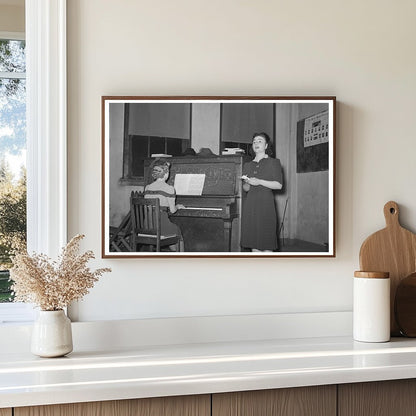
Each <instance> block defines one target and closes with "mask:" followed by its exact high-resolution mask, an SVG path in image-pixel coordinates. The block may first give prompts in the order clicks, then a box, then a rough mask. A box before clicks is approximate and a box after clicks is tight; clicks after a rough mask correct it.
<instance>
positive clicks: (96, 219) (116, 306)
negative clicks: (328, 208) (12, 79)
mask: <svg viewBox="0 0 416 416" xmlns="http://www.w3.org/2000/svg"><path fill="white" fill-rule="evenodd" d="M415 14H416V3H415V2H413V1H411V0H403V1H401V2H399V3H397V2H390V1H385V0H381V1H380V0H367V1H364V2H363V1H361V0H352V1H350V2H339V1H333V0H318V1H314V2H311V1H308V0H298V1H292V2H289V1H287V0H276V1H269V0H257V1H247V0H212V1H205V0H176V1H175V2H171V1H167V0H166V1H163V0H162V1H158V2H148V1H144V0H122V1H120V0H117V1H116V0H108V1H105V2H103V1H99V0H88V1H85V0H69V1H68V53H69V55H68V86H69V88H68V94H69V105H68V126H69V127H68V132H69V135H68V140H69V149H68V155H69V198H68V200H69V207H68V208H69V224H68V225H69V235H70V236H72V235H73V234H75V233H78V232H82V233H85V234H86V236H87V237H86V239H85V246H86V247H88V248H91V249H93V250H94V251H95V252H96V253H97V257H98V259H97V261H96V265H97V266H98V265H99V266H104V265H105V266H107V265H108V266H110V267H112V269H113V272H112V274H111V275H108V276H105V277H103V278H102V280H101V281H100V282H99V283H98V284H97V286H96V287H95V288H94V289H93V290H92V292H91V294H90V295H88V296H87V297H86V298H85V299H84V301H82V302H81V303H80V304H79V307H78V317H79V319H81V320H91V319H119V318H141V317H157V316H189V315H218V314H243V313H272V312H273V313H278V312H304V311H343V310H351V307H352V306H351V303H352V302H351V299H352V296H351V277H352V275H353V271H354V270H355V269H357V268H358V251H359V248H360V244H361V242H362V241H363V239H364V238H365V237H366V236H368V235H369V234H370V233H371V232H373V231H375V230H377V229H379V228H382V227H384V218H383V205H384V203H385V202H387V201H388V200H391V199H393V200H396V201H397V202H398V203H399V204H400V206H401V207H402V208H401V219H402V224H403V225H404V226H407V227H409V228H411V229H412V230H413V231H416V199H415V196H414V189H415V185H414V178H415V177H416V164H415V163H414V154H415V147H416V146H415V136H414V127H413V123H414V111H415V108H416V77H415V76H414V74H415V73H416V54H415V52H414V39H415V38H416V25H414V21H413V20H414V19H413V17H414V15H415ZM392 28H394V30H392ZM245 94H249V95H336V96H337V98H338V110H337V120H338V126H337V163H336V169H337V181H336V186H337V195H336V208H337V219H336V227H337V230H336V231H337V257H336V258H335V259H281V258H277V259H240V260H239V259H215V260H211V259H158V260H153V259H131V260H119V259H118V260H100V259H99V257H100V244H101V228H100V227H101V223H100V215H99V214H100V211H101V206H100V198H101V194H100V189H101V160H100V154H101V153H100V144H101V131H100V125H101V124H100V123H101V111H100V96H102V95H245ZM115 289H118V290H115Z"/></svg>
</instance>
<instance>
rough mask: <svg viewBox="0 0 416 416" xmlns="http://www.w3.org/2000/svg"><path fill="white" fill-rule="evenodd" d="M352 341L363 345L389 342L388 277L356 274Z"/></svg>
mask: <svg viewBox="0 0 416 416" xmlns="http://www.w3.org/2000/svg"><path fill="white" fill-rule="evenodd" d="M353 337H354V339H355V340H356V341H362V342H386V341H389V340H390V279H389V273H387V272H363V271H357V272H355V273H354V296H353Z"/></svg>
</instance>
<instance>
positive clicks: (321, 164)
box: [296, 119, 329, 173]
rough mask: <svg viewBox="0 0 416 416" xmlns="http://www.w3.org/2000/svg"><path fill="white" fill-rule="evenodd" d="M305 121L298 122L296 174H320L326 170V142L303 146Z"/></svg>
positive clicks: (327, 147)
mask: <svg viewBox="0 0 416 416" xmlns="http://www.w3.org/2000/svg"><path fill="white" fill-rule="evenodd" d="M304 128H305V119H303V120H300V121H298V124H297V133H296V136H297V141H296V162H297V163H296V172H297V173H306V172H320V171H325V170H328V165H329V163H328V161H329V159H328V151H329V150H328V149H329V146H328V142H327V143H320V144H316V145H314V146H309V147H305V146H304V137H303V136H304Z"/></svg>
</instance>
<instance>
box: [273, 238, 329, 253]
mask: <svg viewBox="0 0 416 416" xmlns="http://www.w3.org/2000/svg"><path fill="white" fill-rule="evenodd" d="M279 247H280V250H279V252H291V253H294V252H304V253H310V252H317V253H323V252H327V251H328V246H327V245H325V244H316V243H311V242H309V241H303V240H289V239H287V238H286V239H284V240H280V243H279Z"/></svg>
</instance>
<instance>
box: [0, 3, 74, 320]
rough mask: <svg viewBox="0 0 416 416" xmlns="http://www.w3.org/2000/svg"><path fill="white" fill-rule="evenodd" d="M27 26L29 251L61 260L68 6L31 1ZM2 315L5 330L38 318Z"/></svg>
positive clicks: (23, 312)
mask: <svg viewBox="0 0 416 416" xmlns="http://www.w3.org/2000/svg"><path fill="white" fill-rule="evenodd" d="M25 21H26V27H25V29H26V33H25V37H26V80H27V102H26V104H27V105H26V108H27V110H26V122H27V124H26V125H27V165H26V170H27V247H28V251H29V252H32V251H36V252H42V253H45V254H47V255H49V256H51V257H56V256H57V255H58V253H59V251H60V249H61V247H63V246H64V245H65V244H66V242H67V87H66V84H67V72H66V0H26V2H25ZM4 33H6V32H3V34H4ZM7 34H8V35H9V36H11V35H12V33H11V32H7ZM15 35H16V36H17V35H18V34H15ZM9 39H11V38H10V37H9ZM0 314H1V316H2V317H4V318H6V319H4V318H3V319H0V324H1V323H19V322H20V323H21V322H27V321H30V320H32V319H33V316H34V313H33V308H31V307H30V308H29V307H28V305H26V304H19V303H5V304H2V309H1V310H0Z"/></svg>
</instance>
